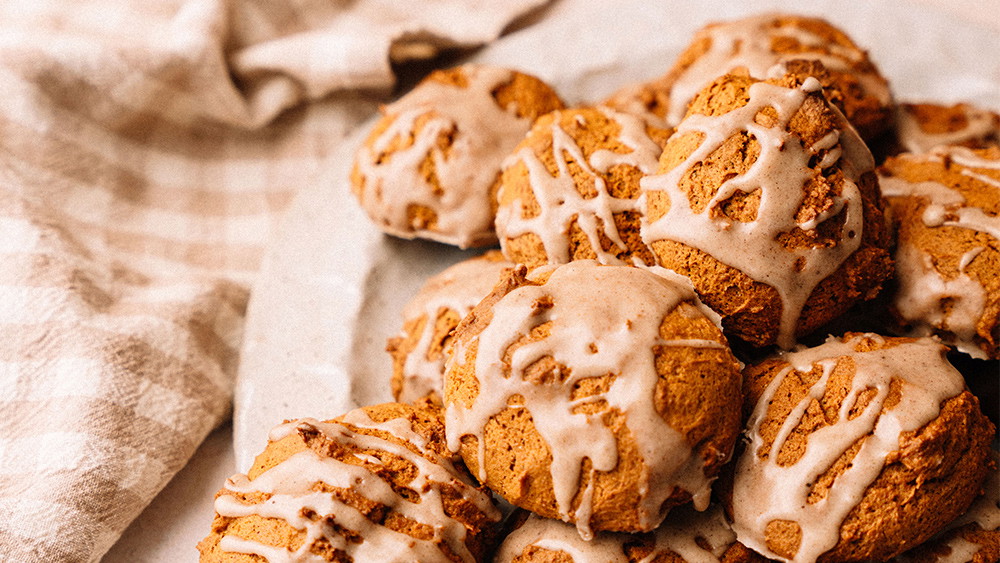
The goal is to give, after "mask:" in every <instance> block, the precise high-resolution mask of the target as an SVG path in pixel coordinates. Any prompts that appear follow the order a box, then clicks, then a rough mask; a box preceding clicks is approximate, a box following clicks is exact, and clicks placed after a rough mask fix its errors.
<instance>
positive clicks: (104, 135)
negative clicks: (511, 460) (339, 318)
mask: <svg viewBox="0 0 1000 563" xmlns="http://www.w3.org/2000/svg"><path fill="white" fill-rule="evenodd" d="M539 3H540V0H521V1H516V2H489V1H487V0H482V1H481V2H477V1H475V0H466V1H460V0H438V1H428V2H408V1H406V2H399V1H395V0H382V1H371V0H356V1H354V2H337V1H329V0H293V1H292V2H287V1H284V0H273V1H269V0H233V1H226V0H190V1H187V2H182V1H166V0H157V1H155V2H146V1H142V0H92V1H89V2H79V1H78V0H64V1H57V0H5V1H4V2H0V414H2V416H0V560H2V561H17V562H29V561H45V562H51V561H94V560H97V559H100V557H101V556H102V555H103V554H104V553H105V552H106V551H107V549H108V548H109V547H110V546H111V545H112V544H113V543H114V542H115V541H116V539H117V538H118V536H119V535H120V534H121V532H122V531H123V530H124V529H125V528H126V527H127V525H128V524H129V522H130V521H131V520H132V519H133V518H134V517H135V516H136V515H138V514H139V512H141V511H142V509H143V508H144V507H145V505H146V504H147V503H148V502H149V501H150V500H151V499H152V498H153V497H154V496H155V495H156V493H157V492H158V491H159V490H160V489H161V488H162V487H163V486H164V485H165V484H166V483H167V481H168V480H169V479H170V478H171V477H172V476H173V475H174V473H175V472H176V471H177V470H178V469H179V468H181V467H182V466H183V465H184V464H185V462H186V461H187V459H188V458H189V457H190V456H191V454H192V453H193V452H194V451H195V449H196V448H197V446H198V444H199V442H200V441H201V440H202V439H203V438H204V437H205V436H206V434H207V433H208V432H209V431H210V430H211V429H212V428H213V427H215V426H216V425H218V424H219V423H220V422H221V421H223V420H224V419H225V417H226V416H227V415H228V413H229V409H230V406H229V405H230V399H231V392H232V387H233V378H234V374H235V366H236V362H237V359H238V349H239V346H240V340H241V332H242V325H243V319H244V310H245V307H246V302H247V296H248V288H249V284H250V283H251V282H252V280H253V278H254V274H255V271H256V269H257V265H258V260H259V258H260V256H261V254H262V251H263V249H264V247H265V245H266V244H267V242H268V239H269V237H270V235H271V234H272V233H273V232H274V228H275V225H276V220H277V218H278V217H279V215H280V214H281V211H282V210H283V209H284V208H285V207H286V205H287V204H288V202H289V201H290V199H291V198H292V197H293V196H294V194H295V193H296V191H297V190H298V189H299V188H301V187H302V186H303V185H306V183H307V182H310V181H313V179H314V178H315V177H316V176H317V174H318V172H319V170H320V168H321V167H322V166H323V159H324V157H325V156H326V155H328V154H329V153H331V152H332V150H333V148H334V147H336V145H337V143H338V142H339V141H340V140H341V139H342V138H343V137H344V136H345V134H346V132H347V131H348V130H349V128H350V127H351V126H353V125H354V124H356V123H358V122H359V121H360V120H361V119H362V118H363V117H364V116H365V115H367V114H368V113H369V112H371V111H372V110H373V108H374V107H375V101H374V100H373V99H371V98H372V96H370V95H369V96H364V95H362V94H359V93H357V91H359V90H367V91H371V90H372V89H375V90H379V91H381V92H386V91H387V89H388V88H389V87H391V85H392V82H393V77H392V73H391V67H390V64H389V60H390V57H394V58H396V59H399V58H406V57H421V56H428V55H431V54H433V53H434V52H435V51H436V49H437V48H439V47H441V46H451V45H469V44H475V43H481V42H485V41H489V40H491V39H493V38H495V37H496V36H497V35H498V34H499V33H500V32H501V29H502V28H503V26H504V25H506V24H507V23H509V22H510V21H511V19H512V18H514V17H515V16H516V15H518V14H520V13H523V12H524V11H526V10H527V9H529V8H532V7H534V6H536V5H538V4H539ZM351 91H353V92H354V93H351Z"/></svg>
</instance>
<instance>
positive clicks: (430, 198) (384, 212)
mask: <svg viewBox="0 0 1000 563" xmlns="http://www.w3.org/2000/svg"><path fill="white" fill-rule="evenodd" d="M561 107H563V104H562V101H561V100H560V99H559V97H558V96H557V95H556V93H555V92H553V90H552V89H551V88H550V87H549V86H548V85H546V84H545V83H544V82H542V81H541V80H539V79H537V78H535V77H533V76H530V75H528V74H523V73H520V72H516V71H513V70H509V69H505V68H500V67H491V66H485V65H465V66H461V67H456V68H452V69H448V70H439V71H435V72H433V73H431V74H430V75H429V76H428V77H427V78H426V79H424V80H423V81H422V82H421V83H420V84H418V85H417V86H416V87H415V88H414V89H413V90H412V91H410V92H409V93H408V94H406V95H405V96H403V97H402V98H400V99H399V100H398V101H396V102H395V103H393V104H390V105H388V106H385V107H383V108H382V114H383V117H382V119H381V120H379V121H378V122H377V123H376V124H375V126H374V128H373V129H372V132H371V134H370V135H369V136H368V139H367V140H366V141H365V142H364V144H363V145H362V146H361V147H360V149H359V150H358V153H357V155H356V157H355V161H354V168H353V170H352V172H351V184H352V189H353V191H354V194H355V195H356V196H357V198H358V201H359V202H360V203H361V207H362V208H364V210H365V212H366V213H367V214H368V216H369V217H371V219H372V221H374V222H375V224H376V225H378V227H379V228H380V229H382V230H383V231H385V232H387V233H389V234H392V235H395V236H399V237H403V238H415V237H420V238H427V239H431V240H435V241H438V242H443V243H447V244H452V245H455V246H459V247H462V248H468V247H475V246H487V245H490V244H494V243H496V235H495V234H494V231H493V218H494V213H495V210H496V209H495V203H494V198H495V194H496V187H497V181H498V178H499V174H500V164H501V162H502V161H503V159H504V158H505V157H506V156H507V155H508V154H509V153H510V152H511V150H513V148H514V146H515V145H517V143H518V141H520V140H521V138H522V137H524V134H525V133H527V132H528V129H530V127H531V124H532V122H533V121H534V120H535V118H536V117H538V116H539V115H541V114H544V113H548V112H549V111H552V110H554V109H558V108H561Z"/></svg>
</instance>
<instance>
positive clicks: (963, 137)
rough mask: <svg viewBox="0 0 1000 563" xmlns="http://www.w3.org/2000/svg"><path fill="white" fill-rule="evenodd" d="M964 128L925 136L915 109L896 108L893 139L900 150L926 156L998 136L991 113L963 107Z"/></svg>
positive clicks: (999, 130)
mask: <svg viewBox="0 0 1000 563" xmlns="http://www.w3.org/2000/svg"><path fill="white" fill-rule="evenodd" d="M962 113H963V114H964V115H965V118H966V124H965V127H963V128H961V129H958V130H955V131H945V132H941V133H928V132H927V131H925V130H924V129H923V127H922V126H921V124H920V121H919V120H918V119H917V116H916V113H915V110H914V108H912V107H911V106H909V105H907V104H900V105H899V106H897V108H896V137H897V139H898V140H899V143H900V144H901V145H902V146H903V149H904V150H906V151H907V152H912V153H925V152H928V151H930V150H931V149H933V148H935V147H938V146H941V145H959V144H962V143H965V142H967V141H977V140H982V139H987V138H991V137H992V138H996V137H997V136H998V134H1000V118H998V117H997V115H996V114H995V113H993V112H990V111H987V110H984V109H980V108H977V107H973V106H969V105H964V104H963V105H962Z"/></svg>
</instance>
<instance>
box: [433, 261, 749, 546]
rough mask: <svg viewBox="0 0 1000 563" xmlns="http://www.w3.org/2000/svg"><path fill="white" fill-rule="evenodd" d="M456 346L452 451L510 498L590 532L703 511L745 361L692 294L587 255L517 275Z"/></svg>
mask: <svg viewBox="0 0 1000 563" xmlns="http://www.w3.org/2000/svg"><path fill="white" fill-rule="evenodd" d="M452 351H453V354H454V357H453V358H452V359H451V360H450V361H449V363H448V368H447V371H446V375H445V391H444V393H445V405H446V420H447V423H446V427H447V433H448V445H449V447H450V448H451V450H452V451H460V452H461V455H462V457H463V459H464V460H465V462H466V465H467V466H468V467H469V468H470V470H471V471H472V473H473V474H474V475H477V476H478V477H479V479H480V481H481V482H483V483H484V484H486V485H487V486H489V487H490V488H491V489H492V490H493V491H494V492H496V493H497V494H499V495H500V496H502V497H504V498H505V499H506V500H508V501H509V502H510V503H512V504H514V505H515V506H519V507H521V508H525V509H527V510H530V511H533V512H535V513H537V514H540V515H542V516H545V517H550V518H559V519H561V520H563V521H566V522H571V523H575V524H576V527H577V529H578V530H579V531H580V533H581V535H582V536H583V537H591V533H592V531H601V530H612V531H649V530H652V529H654V528H655V527H656V526H657V525H658V524H659V523H660V521H661V520H662V519H663V517H664V515H665V514H666V511H667V510H668V509H669V508H670V507H672V506H674V505H678V504H682V503H685V502H688V501H689V500H691V499H692V498H693V499H694V501H695V503H696V504H697V505H698V506H699V507H701V508H705V507H706V506H707V503H708V497H709V486H710V484H711V482H712V480H713V479H714V477H715V476H716V474H717V473H718V471H719V469H720V467H721V466H722V464H723V463H725V461H726V460H727V459H728V458H729V456H730V453H731V448H732V446H733V443H734V442H735V439H736V435H737V433H738V432H739V418H740V417H739V412H738V411H739V407H738V405H737V403H738V402H739V401H740V389H739V378H740V376H739V362H738V361H737V360H736V358H735V357H733V355H732V352H731V351H730V350H729V347H728V346H727V344H726V340H725V338H724V337H723V336H722V333H721V331H720V330H719V329H718V327H717V326H716V325H715V324H714V323H713V322H712V321H711V320H709V318H708V317H707V316H706V315H705V314H704V313H703V312H702V311H701V310H700V306H699V304H698V303H697V300H696V297H695V296H694V293H693V292H692V291H691V290H690V289H688V288H686V287H684V286H682V285H680V284H678V283H675V282H672V281H669V280H668V279H666V278H664V277H661V276H659V275H656V274H653V273H651V272H650V271H649V270H646V269H642V268H635V267H631V266H603V265H599V264H597V263H596V262H594V261H591V260H578V261H574V262H570V263H569V264H565V265H562V266H558V267H545V268H539V269H537V270H535V271H534V272H533V273H532V277H531V278H530V279H529V278H526V277H525V268H524V267H523V266H520V267H519V268H518V269H517V270H515V271H513V272H511V274H510V276H509V277H508V278H507V279H506V280H505V281H504V282H502V283H501V284H500V285H498V286H497V287H496V289H494V291H493V293H491V294H490V296H489V297H487V298H486V299H485V300H483V302H482V303H480V304H479V305H478V306H476V308H475V309H473V310H472V312H471V313H470V314H469V315H468V316H467V317H466V318H465V319H463V320H462V323H461V324H459V326H458V328H457V329H456V331H455V341H454V345H453V347H452Z"/></svg>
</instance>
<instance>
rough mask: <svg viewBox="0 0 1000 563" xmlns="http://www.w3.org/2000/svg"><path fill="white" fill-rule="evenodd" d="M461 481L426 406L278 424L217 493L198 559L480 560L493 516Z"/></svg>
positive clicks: (488, 503)
mask: <svg viewBox="0 0 1000 563" xmlns="http://www.w3.org/2000/svg"><path fill="white" fill-rule="evenodd" d="M470 482H471V481H470V479H469V477H468V476H467V475H466V474H465V473H464V471H463V470H462V469H460V468H459V467H458V466H456V465H454V464H453V463H452V456H451V455H450V454H449V453H448V451H447V449H446V448H445V446H444V426H443V424H442V420H441V411H440V409H438V408H437V407H433V406H429V405H423V406H411V405H402V404H394V403H387V404H383V405H377V406H372V407H365V408H362V409H357V410H354V411H351V412H349V413H347V414H345V415H344V416H342V417H340V418H337V419H335V420H330V421H327V422H320V421H318V420H313V419H300V420H293V421H290V422H286V423H285V424H282V425H281V426H278V427H277V428H275V429H274V430H272V431H271V435H270V440H269V442H268V445H267V448H266V449H265V450H264V452H263V453H261V454H260V455H259V456H257V459H256V461H255V462H254V465H253V467H252V468H251V469H250V471H248V472H247V474H246V475H236V476H234V477H232V478H230V479H229V480H228V481H227V482H226V485H225V487H223V488H222V490H221V491H219V493H218V495H217V496H216V500H215V509H216V516H215V519H214V521H213V522H212V531H211V533H210V534H209V535H208V537H206V538H205V539H204V540H202V542H201V543H200V544H199V545H198V549H199V551H200V552H201V561H202V562H206V563H207V562H216V561H228V562H233V563H238V562H243V561H245V562H248V563H251V562H254V561H261V560H262V558H264V559H266V560H270V561H292V560H294V561H305V560H308V561H336V562H345V561H385V562H390V561H396V562H404V561H405V562H409V561H415V560H418V561H422V562H423V561H428V562H430V561H440V562H449V563H450V562H469V561H487V560H489V556H488V551H489V550H490V548H491V547H492V543H493V539H494V538H495V537H496V534H497V532H498V531H499V529H498V528H499V525H500V512H499V511H498V510H497V509H496V507H495V506H494V505H493V501H492V499H490V497H489V495H488V494H486V493H484V492H483V491H481V490H479V489H478V488H476V487H474V486H472V485H470V484H469V483H470Z"/></svg>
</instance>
